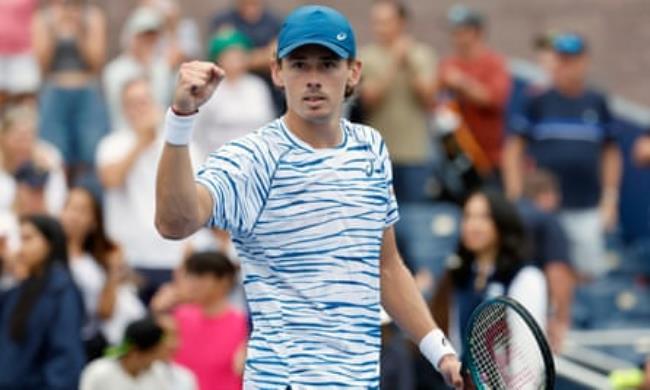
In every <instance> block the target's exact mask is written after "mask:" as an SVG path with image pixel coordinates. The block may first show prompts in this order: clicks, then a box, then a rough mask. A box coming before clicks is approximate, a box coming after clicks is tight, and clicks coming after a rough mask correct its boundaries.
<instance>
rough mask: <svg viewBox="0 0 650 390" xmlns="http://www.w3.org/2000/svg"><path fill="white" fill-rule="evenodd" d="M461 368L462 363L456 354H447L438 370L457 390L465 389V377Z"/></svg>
mask: <svg viewBox="0 0 650 390" xmlns="http://www.w3.org/2000/svg"><path fill="white" fill-rule="evenodd" d="M460 369H461V364H460V362H459V361H458V358H457V357H456V355H445V356H443V358H442V359H440V363H439V364H438V371H439V372H440V374H442V377H443V378H445V382H446V383H447V385H448V386H451V387H452V388H453V389H455V390H462V389H463V377H462V375H461V373H460Z"/></svg>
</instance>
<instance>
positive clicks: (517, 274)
mask: <svg viewBox="0 0 650 390" xmlns="http://www.w3.org/2000/svg"><path fill="white" fill-rule="evenodd" d="M526 252H527V245H526V233H525V228H524V225H523V223H522V221H521V220H520V218H519V214H518V213H517V209H516V208H515V206H514V205H513V204H511V203H510V202H509V201H508V200H507V199H506V198H505V197H504V196H503V195H502V194H501V193H499V192H496V191H493V190H481V191H478V192H476V193H474V194H473V195H471V196H470V197H469V198H468V199H467V201H466V202H465V206H464V209H463V221H462V227H461V241H460V243H459V245H458V250H457V255H456V256H454V257H453V258H452V259H451V261H450V263H449V265H448V267H449V268H448V271H447V273H446V274H445V275H444V276H443V278H442V280H441V281H440V283H439V285H438V289H437V291H436V294H435V295H434V297H433V301H432V303H431V308H432V311H433V313H434V316H435V318H436V321H438V323H439V324H440V327H441V328H442V329H444V330H445V331H448V332H449V333H448V334H449V335H450V337H449V338H450V340H451V341H452V343H453V344H454V345H455V346H456V347H458V348H459V349H460V347H461V343H462V342H461V340H462V339H463V337H464V331H465V327H466V325H467V322H468V321H469V318H470V316H471V313H472V311H473V310H474V309H475V308H476V307H477V306H478V305H479V304H481V303H482V302H483V301H485V300H486V299H490V298H494V297H496V296H500V295H507V296H510V297H512V298H514V299H516V300H517V301H519V302H520V303H521V304H522V305H523V306H524V307H526V308H527V309H528V310H529V311H530V312H531V314H532V315H533V317H534V318H535V319H536V320H537V322H538V323H539V325H540V326H541V327H542V328H544V327H545V319H546V310H547V291H546V281H545V279H544V274H543V273H542V271H540V270H539V269H537V268H535V267H533V266H529V265H527V264H526V263H525V260H527V259H528V255H527V253H526Z"/></svg>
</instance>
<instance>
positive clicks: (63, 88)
mask: <svg viewBox="0 0 650 390" xmlns="http://www.w3.org/2000/svg"><path fill="white" fill-rule="evenodd" d="M32 30H33V31H32V34H33V35H32V44H33V46H34V52H35V54H36V58H37V59H38V62H39V64H40V67H41V72H42V74H43V77H44V80H45V84H44V86H43V89H42V91H41V95H40V99H39V103H40V124H39V128H40V133H41V137H42V138H43V139H45V140H47V141H49V142H51V143H52V144H54V145H55V146H56V147H57V148H58V149H59V150H60V151H61V154H63V157H64V159H65V162H66V166H67V168H68V179H69V181H70V182H75V181H76V180H78V179H79V178H82V177H85V176H86V175H88V174H92V173H94V169H93V162H94V156H95V149H96V148H97V143H98V142H99V140H100V138H101V137H102V136H103V135H104V134H105V133H106V132H107V131H108V118H107V115H106V109H105V106H104V102H103V99H102V96H101V93H100V89H99V83H98V75H99V72H100V71H101V69H102V66H103V65H104V61H105V59H106V20H105V17H104V14H103V13H102V11H101V10H100V9H99V8H98V7H96V6H94V5H91V4H89V3H87V2H86V1H85V0H68V1H64V0H48V1H47V2H46V5H45V6H44V7H43V8H42V9H40V10H39V11H38V12H37V13H36V15H35V17H34V20H33V28H32Z"/></svg>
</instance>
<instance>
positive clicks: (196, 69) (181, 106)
mask: <svg viewBox="0 0 650 390" xmlns="http://www.w3.org/2000/svg"><path fill="white" fill-rule="evenodd" d="M224 76H225V72H224V71H223V69H221V68H220V67H218V66H217V65H215V64H213V63H212V62H202V61H192V62H186V63H183V64H182V65H181V68H180V70H179V71H178V82H177V83H176V91H175V92H174V102H173V103H172V107H173V108H174V110H175V111H176V112H179V113H183V114H192V113H194V112H196V110H198V109H199V107H200V106H201V105H202V104H203V103H205V102H206V101H207V100H208V99H209V98H210V96H212V94H213V93H214V91H215V90H216V89H217V86H218V85H219V83H220V82H221V80H222V79H223V77H224Z"/></svg>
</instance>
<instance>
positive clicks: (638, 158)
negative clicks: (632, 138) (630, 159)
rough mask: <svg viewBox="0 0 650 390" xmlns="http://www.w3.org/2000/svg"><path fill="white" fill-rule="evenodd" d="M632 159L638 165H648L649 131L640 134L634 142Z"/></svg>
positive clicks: (649, 153)
mask: <svg viewBox="0 0 650 390" xmlns="http://www.w3.org/2000/svg"><path fill="white" fill-rule="evenodd" d="M633 156H634V161H635V162H636V163H637V164H638V165H640V166H648V165H650V131H647V132H646V133H645V134H643V135H641V136H640V137H639V138H638V139H637V140H636V142H635V143H634V151H633Z"/></svg>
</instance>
